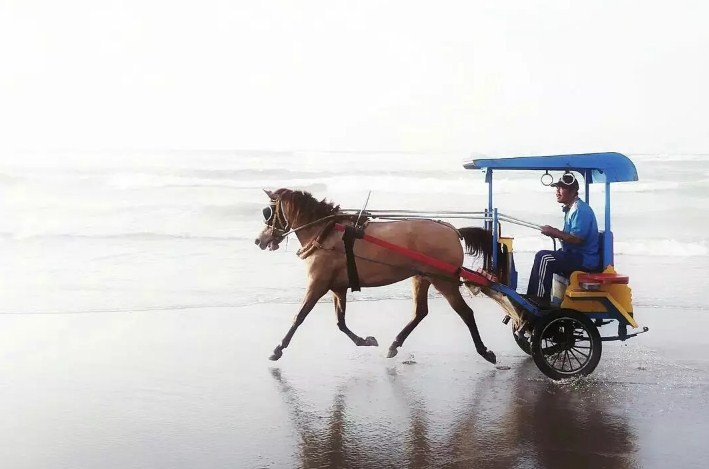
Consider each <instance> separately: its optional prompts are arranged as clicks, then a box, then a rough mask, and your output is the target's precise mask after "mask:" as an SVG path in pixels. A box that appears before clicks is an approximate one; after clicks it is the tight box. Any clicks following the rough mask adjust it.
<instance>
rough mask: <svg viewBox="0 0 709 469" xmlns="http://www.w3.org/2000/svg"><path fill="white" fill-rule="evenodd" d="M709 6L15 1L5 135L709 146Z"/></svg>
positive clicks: (39, 143) (237, 142) (436, 145)
mask: <svg viewBox="0 0 709 469" xmlns="http://www.w3.org/2000/svg"><path fill="white" fill-rule="evenodd" d="M708 5H709V4H708V3H707V2H706V1H705V0H696V1H690V0H674V1H672V2H670V1H663V2H656V1H652V0H650V1H648V0H646V1H629V0H608V1H599V0H597V1H593V2H590V1H587V2H581V1H570V0H558V1H551V0H548V1H532V0H509V1H505V0H490V1H475V0H466V1H428V2H422V1H413V0H402V1H387V0H376V1H365V0H356V1H355V0H351V1H338V0H321V1H315V0H313V1H308V0H291V1H287V0H270V1H268V0H250V1H239V0H224V1H217V0H199V1H189V2H188V1H180V0H122V1H111V0H63V1H56V0H0V146H2V147H5V148H94V149H100V148H140V147H149V148H156V147H159V148H198V149H207V148H220V149H285V150H287V149H320V150H406V151H452V152H463V153H466V154H467V153H470V152H480V153H510V152H524V153H535V152H536V153H544V152H554V153H558V152H563V151H593V150H617V151H626V152H709V131H708V130H707V129H708V127H709V124H708V123H709V116H708V113H709V90H708V89H707V86H709V52H708V51H709V27H707V25H706V22H707V18H708V17H709V15H707V13H709V6H708Z"/></svg>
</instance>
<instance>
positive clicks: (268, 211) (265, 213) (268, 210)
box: [263, 205, 273, 222]
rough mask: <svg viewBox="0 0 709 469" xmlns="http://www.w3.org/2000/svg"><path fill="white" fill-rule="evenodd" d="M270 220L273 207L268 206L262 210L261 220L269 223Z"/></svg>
mask: <svg viewBox="0 0 709 469" xmlns="http://www.w3.org/2000/svg"><path fill="white" fill-rule="evenodd" d="M271 218H273V207H271V206H270V205H269V206H268V207H265V208H264V209H263V219H264V220H265V221H266V222H269V221H271Z"/></svg>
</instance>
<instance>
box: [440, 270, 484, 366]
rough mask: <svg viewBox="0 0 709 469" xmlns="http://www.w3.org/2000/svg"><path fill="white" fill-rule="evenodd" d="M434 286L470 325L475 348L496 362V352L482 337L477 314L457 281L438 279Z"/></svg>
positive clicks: (467, 324) (469, 328)
mask: <svg viewBox="0 0 709 469" xmlns="http://www.w3.org/2000/svg"><path fill="white" fill-rule="evenodd" d="M433 286H434V287H436V290H438V291H439V292H441V294H442V295H443V296H444V297H445V298H446V300H448V303H449V304H450V305H451V307H453V309H454V310H455V312H456V313H458V316H460V317H461V319H463V321H464V322H465V325H466V326H468V330H470V335H471V336H473V342H474V343H475V349H476V350H477V351H478V353H479V354H480V355H481V356H482V357H483V358H484V359H485V360H487V361H489V362H490V363H495V361H497V358H496V357H495V354H494V353H493V352H492V351H491V350H488V349H487V347H485V344H483V341H482V339H481V338H480V332H478V326H477V324H475V315H474V314H473V310H472V309H471V308H470V306H468V304H467V303H466V302H465V300H464V299H463V295H461V294H460V288H459V286H458V284H457V282H453V281H450V280H447V279H437V280H434V281H433Z"/></svg>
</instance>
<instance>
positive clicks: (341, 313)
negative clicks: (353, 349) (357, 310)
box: [332, 288, 379, 346]
mask: <svg viewBox="0 0 709 469" xmlns="http://www.w3.org/2000/svg"><path fill="white" fill-rule="evenodd" d="M332 295H333V300H334V302H335V312H336V313H337V327H338V328H339V329H340V330H341V331H342V332H344V333H345V334H346V335H347V337H349V338H350V339H352V342H354V343H355V345H360V346H362V345H365V346H368V345H373V346H378V345H379V343H378V342H377V339H375V338H374V337H372V336H369V337H367V338H366V339H363V338H361V337H360V336H358V335H357V334H355V333H354V332H352V331H351V330H350V329H349V327H347V323H346V322H345V309H346V307H347V288H345V289H342V290H333V291H332Z"/></svg>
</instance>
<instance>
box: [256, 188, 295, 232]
mask: <svg viewBox="0 0 709 469" xmlns="http://www.w3.org/2000/svg"><path fill="white" fill-rule="evenodd" d="M262 213H263V219H264V223H265V224H266V226H268V227H270V228H271V236H272V237H279V238H281V239H282V238H285V237H286V236H288V235H289V234H290V233H291V230H290V223H289V222H288V219H287V218H286V215H285V213H283V208H282V207H281V199H280V197H279V198H278V199H276V200H272V201H271V204H270V205H269V206H268V207H264V209H263V210H262ZM277 224H278V225H280V226H277Z"/></svg>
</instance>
